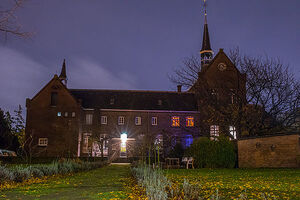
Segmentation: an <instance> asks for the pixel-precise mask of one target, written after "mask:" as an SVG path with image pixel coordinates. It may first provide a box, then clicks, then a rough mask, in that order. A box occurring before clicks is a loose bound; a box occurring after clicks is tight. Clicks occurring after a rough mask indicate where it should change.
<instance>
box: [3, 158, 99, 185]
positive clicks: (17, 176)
mask: <svg viewBox="0 0 300 200" xmlns="http://www.w3.org/2000/svg"><path fill="white" fill-rule="evenodd" d="M104 165H105V163H104V162H94V163H91V162H81V161H80V162H77V161H75V160H60V161H54V162H52V163H51V164H47V165H45V164H40V165H34V166H28V167H23V166H16V167H14V168H8V167H6V166H4V165H0V184H3V183H5V182H12V181H13V182H23V181H25V180H28V179H30V178H33V177H35V178H41V177H43V176H51V175H55V174H68V173H73V172H78V171H86V170H91V169H95V168H98V167H102V166H104Z"/></svg>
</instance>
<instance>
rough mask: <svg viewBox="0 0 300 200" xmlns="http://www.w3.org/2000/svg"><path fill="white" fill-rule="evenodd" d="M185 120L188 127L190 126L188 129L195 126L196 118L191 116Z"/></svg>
mask: <svg viewBox="0 0 300 200" xmlns="http://www.w3.org/2000/svg"><path fill="white" fill-rule="evenodd" d="M185 120H186V126H188V127H193V126H194V117H191V116H189V117H186V118H185Z"/></svg>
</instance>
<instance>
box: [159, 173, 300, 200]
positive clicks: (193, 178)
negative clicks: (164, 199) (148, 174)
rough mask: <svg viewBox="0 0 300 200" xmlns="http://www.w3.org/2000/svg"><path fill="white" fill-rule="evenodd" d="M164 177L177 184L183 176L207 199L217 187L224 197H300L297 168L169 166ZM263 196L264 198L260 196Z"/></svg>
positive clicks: (181, 180) (180, 183)
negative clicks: (179, 167) (170, 167)
mask: <svg viewBox="0 0 300 200" xmlns="http://www.w3.org/2000/svg"><path fill="white" fill-rule="evenodd" d="M164 172H165V174H166V176H167V177H168V178H169V180H171V181H172V182H173V183H175V184H176V185H178V186H182V183H183V182H184V179H186V180H187V181H188V182H189V183H190V184H192V185H193V186H195V187H198V188H199V190H200V193H201V196H202V197H204V198H205V199H208V198H209V197H210V196H211V195H212V194H215V193H216V190H218V192H219V194H220V195H221V196H222V197H224V198H225V199H236V198H238V197H239V195H240V194H243V195H246V196H247V197H248V199H300V170H299V169H195V170H191V169H189V170H187V169H171V170H165V171H164ZM264 197H265V198H264Z"/></svg>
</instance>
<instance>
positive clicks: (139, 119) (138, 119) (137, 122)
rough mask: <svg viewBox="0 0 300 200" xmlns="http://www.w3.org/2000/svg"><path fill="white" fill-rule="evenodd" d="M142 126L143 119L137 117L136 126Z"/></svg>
mask: <svg viewBox="0 0 300 200" xmlns="http://www.w3.org/2000/svg"><path fill="white" fill-rule="evenodd" d="M141 124H142V118H141V117H135V125H141Z"/></svg>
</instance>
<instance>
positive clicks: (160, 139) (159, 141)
mask: <svg viewBox="0 0 300 200" xmlns="http://www.w3.org/2000/svg"><path fill="white" fill-rule="evenodd" d="M163 142H164V140H163V135H160V134H159V135H157V136H156V138H155V141H154V144H155V145H156V147H159V148H162V147H163Z"/></svg>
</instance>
